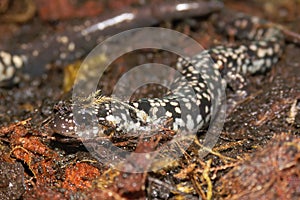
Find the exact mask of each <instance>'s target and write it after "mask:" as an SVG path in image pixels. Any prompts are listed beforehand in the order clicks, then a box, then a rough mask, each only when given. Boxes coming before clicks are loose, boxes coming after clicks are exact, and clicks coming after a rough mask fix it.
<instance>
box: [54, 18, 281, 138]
mask: <svg viewBox="0 0 300 200" xmlns="http://www.w3.org/2000/svg"><path fill="white" fill-rule="evenodd" d="M220 27H221V29H223V31H224V32H225V33H226V34H228V35H230V36H234V37H236V38H238V39H241V40H246V42H245V43H243V44H242V45H238V46H232V47H226V46H216V47H213V48H211V49H209V50H205V51H203V52H201V53H199V54H198V55H195V56H194V57H192V58H179V60H178V63H177V69H178V70H179V71H180V72H181V73H182V75H183V76H182V77H180V78H178V79H176V80H175V81H174V83H173V85H174V87H173V88H176V89H175V90H173V91H172V93H170V94H166V95H165V96H164V97H162V98H153V99H146V98H142V99H139V100H137V101H135V102H122V101H119V100H117V99H113V98H110V97H105V96H101V94H100V93H99V92H96V93H95V94H93V95H91V96H90V97H89V98H87V99H84V100H81V101H79V103H78V102H77V103H74V104H72V105H71V104H70V105H69V108H68V109H65V108H63V110H64V111H63V112H62V111H61V110H59V111H58V112H57V113H56V114H55V116H54V118H53V120H52V121H51V127H52V129H53V130H54V131H55V132H57V133H59V134H62V135H66V136H76V135H74V132H75V131H76V126H75V124H77V125H78V124H80V122H79V121H76V122H74V120H73V115H75V114H76V115H77V116H78V115H79V116H82V117H80V119H81V120H83V121H84V120H91V119H92V116H93V115H95V116H97V119H98V123H99V125H101V126H100V127H110V128H113V129H114V130H116V131H120V132H123V133H126V132H129V131H138V130H145V129H147V127H149V125H154V126H160V125H163V124H164V121H171V123H169V124H170V125H169V128H171V129H173V130H174V131H177V130H187V131H196V130H198V129H200V128H204V127H205V126H207V125H208V123H209V121H210V120H211V118H212V117H213V113H214V112H215V109H217V108H216V105H217V104H216V102H214V101H215V99H219V98H221V97H220V95H221V91H222V86H224V85H226V83H227V84H231V83H232V82H234V81H237V79H238V80H239V87H238V88H237V89H242V87H243V84H244V81H245V80H244V78H243V77H244V75H246V74H256V73H264V72H266V71H267V70H268V69H270V68H271V67H272V66H273V65H274V64H275V63H276V62H277V61H278V60H279V58H280V56H281V54H282V45H283V40H284V37H283V34H282V33H281V31H280V30H279V29H277V28H275V27H273V26H271V25H270V24H269V23H268V22H266V21H264V20H261V19H259V18H257V17H249V16H246V15H244V14H240V15H238V16H237V17H236V18H235V19H233V20H232V21H231V22H229V23H226V24H220ZM185 80H186V81H187V84H185ZM191 88H192V90H191ZM73 105H74V106H75V108H74V109H72V106H73ZM72 110H73V111H74V112H76V113H75V114H74V113H72ZM77 120H78V119H77ZM152 127H153V126H152ZM101 131H102V129H101V128H100V132H101ZM98 132H99V130H98V129H95V131H94V133H95V134H97V133H98ZM77 136H79V137H80V136H81V135H77Z"/></svg>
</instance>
